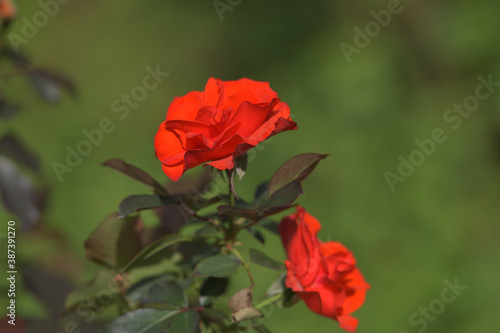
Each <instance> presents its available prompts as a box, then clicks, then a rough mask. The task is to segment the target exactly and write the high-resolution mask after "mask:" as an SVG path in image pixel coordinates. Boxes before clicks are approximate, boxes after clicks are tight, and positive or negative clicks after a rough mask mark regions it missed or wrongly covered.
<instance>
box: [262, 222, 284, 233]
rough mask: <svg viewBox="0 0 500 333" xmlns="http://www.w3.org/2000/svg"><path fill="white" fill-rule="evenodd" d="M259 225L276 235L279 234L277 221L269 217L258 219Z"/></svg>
mask: <svg viewBox="0 0 500 333" xmlns="http://www.w3.org/2000/svg"><path fill="white" fill-rule="evenodd" d="M259 225H260V226H262V227H263V228H265V229H267V230H269V231H270V232H272V233H274V234H276V235H280V231H279V223H278V222H276V221H273V220H270V219H262V220H260V221H259Z"/></svg>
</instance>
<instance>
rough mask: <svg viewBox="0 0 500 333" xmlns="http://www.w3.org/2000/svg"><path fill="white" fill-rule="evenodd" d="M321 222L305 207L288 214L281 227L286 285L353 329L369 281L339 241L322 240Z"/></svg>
mask: <svg viewBox="0 0 500 333" xmlns="http://www.w3.org/2000/svg"><path fill="white" fill-rule="evenodd" d="M320 228H321V224H320V223H319V222H318V220H316V218H314V217H313V216H312V215H309V214H308V213H307V212H306V211H305V209H304V208H302V207H298V208H297V212H296V213H294V214H292V215H290V216H287V217H285V218H284V219H283V220H282V221H281V223H280V225H279V230H280V234H281V240H282V241H283V245H284V247H285V251H286V253H287V256H288V260H286V261H285V264H286V268H287V275H286V286H287V287H288V288H290V289H292V290H293V291H294V292H296V293H297V294H298V296H299V297H300V298H301V299H302V300H303V301H304V302H305V303H306V305H307V306H308V307H309V309H311V310H312V311H314V312H316V313H318V314H320V315H322V316H326V317H329V318H333V319H335V320H337V321H338V322H339V324H340V327H341V328H343V329H344V330H346V331H348V332H354V331H355V330H356V326H357V325H358V319H356V318H354V317H352V316H351V313H352V312H353V311H355V310H357V309H358V308H359V307H360V306H361V305H362V304H363V302H364V300H365V294H366V290H367V289H369V288H370V285H369V284H367V283H366V281H365V279H364V278H363V276H362V275H361V272H360V271H359V269H358V268H357V267H356V260H355V259H354V256H353V255H352V253H351V252H350V251H349V250H348V249H347V248H346V247H345V246H343V245H342V244H340V243H339V242H333V241H329V242H326V243H323V242H321V241H319V240H318V238H317V237H316V234H317V233H318V231H319V229H320Z"/></svg>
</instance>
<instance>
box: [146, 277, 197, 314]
mask: <svg viewBox="0 0 500 333" xmlns="http://www.w3.org/2000/svg"><path fill="white" fill-rule="evenodd" d="M143 302H144V303H145V304H147V303H164V304H169V305H172V306H176V307H181V308H185V307H187V306H188V299H187V296H186V294H185V293H184V290H182V288H181V287H180V286H179V285H178V284H177V283H175V282H173V281H160V282H158V283H156V284H155V285H153V286H152V287H151V288H150V289H149V291H148V293H147V295H146V296H145V297H144V299H143Z"/></svg>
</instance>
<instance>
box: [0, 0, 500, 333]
mask: <svg viewBox="0 0 500 333" xmlns="http://www.w3.org/2000/svg"><path fill="white" fill-rule="evenodd" d="M222 2H223V3H226V1H222ZM17 4H18V9H19V17H20V18H22V17H26V18H27V19H29V20H32V17H33V15H34V14H35V13H37V12H38V11H40V10H41V7H40V5H39V3H38V2H35V1H32V2H28V1H18V2H17ZM229 6H230V7H231V10H228V11H225V12H224V13H222V18H223V20H221V17H220V16H219V14H218V13H217V10H216V9H215V7H214V5H213V3H212V1H180V0H173V1H152V0H143V1H130V0H122V1H98V0H85V1H84V0H72V1H70V2H68V3H67V4H65V5H61V6H60V8H59V11H58V13H57V14H56V15H55V16H54V17H53V18H50V20H49V21H48V23H47V24H46V25H45V26H43V27H41V28H39V31H38V33H37V34H36V36H35V37H33V38H30V39H29V41H28V43H25V44H21V45H20V49H21V51H23V52H25V53H27V54H28V55H30V56H31V57H32V58H33V59H35V63H36V65H39V66H43V67H48V68H53V69H56V70H58V71H59V72H62V73H65V74H66V75H67V76H69V77H70V78H72V79H73V80H74V81H75V83H76V84H77V86H78V89H79V93H78V96H77V97H76V98H71V97H69V96H65V97H64V98H63V100H62V101H61V102H60V103H59V104H57V105H56V106H55V107H54V105H50V104H48V103H45V102H43V101H41V100H40V99H37V98H35V97H34V95H33V93H32V91H31V90H30V89H31V88H29V87H28V86H27V85H25V84H24V83H23V82H20V81H19V80H18V81H19V82H18V81H16V80H12V81H9V83H8V84H7V85H5V87H4V89H5V90H6V92H7V93H8V95H9V96H12V97H13V98H14V99H17V100H20V101H22V105H23V110H22V112H20V113H19V115H17V116H16V117H14V118H13V119H12V120H10V121H8V122H6V121H2V122H1V123H0V130H1V132H2V133H3V132H5V131H13V132H15V133H16V134H17V135H18V136H19V137H20V138H21V139H22V140H23V141H24V142H25V143H26V144H27V145H28V146H29V147H30V148H32V149H33V150H34V151H36V152H37V153H38V154H39V156H40V158H41V161H42V167H43V171H44V177H45V180H46V181H47V182H48V183H49V184H50V185H51V187H52V192H51V197H50V202H49V209H48V210H47V212H46V214H45V215H44V218H43V220H44V223H46V224H47V225H49V226H50V227H52V228H53V229H54V230H57V231H58V232H59V233H60V234H62V235H64V236H65V237H67V239H68V241H67V244H68V251H69V252H74V253H75V257H74V258H75V260H73V259H71V260H70V261H69V262H68V261H60V262H56V263H55V264H54V263H53V262H52V264H47V265H44V263H50V262H51V259H53V258H55V257H57V251H60V249H55V248H54V247H53V246H51V245H50V242H48V243H47V244H46V243H44V242H37V241H36V239H32V238H29V237H25V238H24V237H23V236H22V235H21V236H18V244H19V245H18V252H19V254H18V260H22V261H23V262H27V263H29V262H34V263H36V264H39V265H42V266H44V270H46V271H49V273H48V274H52V275H55V276H59V277H60V278H61V279H62V280H64V281H66V282H68V283H69V284H76V283H80V282H83V281H85V280H87V279H89V278H91V276H92V274H93V273H94V272H95V271H96V266H95V265H93V264H90V263H88V262H86V260H85V256H84V251H83V242H84V241H85V239H86V237H87V236H88V235H89V234H90V233H91V231H92V230H93V229H94V228H95V227H96V226H97V225H98V223H99V222H100V221H101V220H102V219H103V218H104V217H105V216H107V215H108V214H110V213H111V212H113V211H115V210H116V209H117V205H118V203H119V202H120V200H121V199H122V198H124V197H125V196H127V195H130V194H139V193H148V190H147V189H146V188H144V187H143V186H142V185H141V184H139V183H136V182H134V181H133V180H130V179H128V178H127V177H125V176H123V175H121V174H119V173H117V172H114V171H112V170H110V169H107V168H104V167H102V166H100V163H102V162H103V161H105V160H106V159H109V158H114V157H118V158H123V159H124V160H125V161H127V162H129V163H132V164H134V165H137V166H139V167H141V168H142V169H144V170H146V171H148V172H150V173H151V174H152V175H154V176H155V178H156V179H159V180H161V181H162V182H163V181H165V182H166V180H167V178H166V176H165V175H164V174H163V173H162V170H161V166H160V163H159V162H158V161H157V159H156V158H155V156H154V147H153V137H154V135H155V133H156V130H157V128H158V126H159V124H160V122H161V121H162V120H163V119H164V117H165V113H166V110H167V108H168V105H169V103H170V102H171V100H172V99H173V98H174V96H182V95H184V94H186V93H187V92H188V91H192V90H198V91H200V90H203V88H204V85H205V83H206V81H207V79H208V78H209V77H217V78H221V79H222V80H233V79H238V78H240V77H248V78H251V79H254V80H259V81H268V82H270V84H271V87H272V88H273V89H274V90H275V91H277V92H278V95H279V97H280V98H281V99H282V100H283V101H285V102H286V103H288V104H289V106H290V108H291V111H292V115H293V119H294V120H295V121H296V122H297V123H298V126H299V130H297V131H292V132H287V133H283V134H280V135H278V136H276V137H275V138H274V140H273V141H272V143H269V144H267V143H266V144H263V145H262V147H261V148H260V149H261V150H260V151H256V153H255V159H254V160H253V161H252V162H251V164H250V166H249V170H248V172H247V175H246V176H245V178H244V179H243V181H242V182H241V183H240V184H238V191H239V193H240V194H241V195H242V196H243V197H244V198H245V197H247V198H250V196H251V195H252V192H253V188H254V187H255V185H256V184H257V183H260V182H261V181H263V180H265V179H268V178H269V177H270V176H271V175H272V173H273V171H274V170H275V169H276V168H277V167H279V166H280V165H281V164H282V163H283V162H284V161H285V160H286V159H288V158H289V157H291V156H293V155H295V154H298V153H303V152H319V153H328V154H330V157H329V158H328V159H327V160H325V161H323V162H321V163H320V164H319V166H318V168H317V169H316V171H315V172H314V173H313V174H312V175H311V176H310V178H309V179H308V180H307V181H306V182H305V184H304V189H305V192H306V195H305V196H303V197H302V198H301V199H300V201H299V202H300V204H301V205H303V206H305V207H306V208H307V210H308V211H309V212H310V213H311V214H313V215H314V216H316V217H317V218H318V219H319V220H320V221H321V222H322V225H323V229H322V230H321V232H320V236H321V238H322V239H324V240H337V241H340V242H342V243H344V244H345V245H346V246H347V247H349V248H350V249H351V250H352V251H353V253H354V254H355V256H356V258H357V260H358V265H359V267H360V269H361V271H362V272H363V274H364V275H365V278H366V280H367V281H368V282H369V283H370V284H371V286H372V289H371V290H370V291H369V292H368V294H367V298H366V302H365V304H364V305H363V307H362V308H361V309H360V310H359V311H357V312H356V313H355V314H354V315H355V317H357V318H359V319H360V323H359V326H358V332H394V333H401V332H407V333H412V332H419V331H420V332H423V331H425V332H429V333H431V332H455V333H469V332H493V331H495V327H497V326H498V312H499V311H500V304H499V302H498V295H500V287H499V284H498V280H499V277H500V242H499V231H500V227H499V223H498V222H499V216H500V205H499V202H498V200H499V199H500V112H499V109H500V91H495V92H493V93H492V94H491V96H490V97H489V98H488V99H486V100H484V101H481V103H480V105H479V108H478V109H477V111H475V112H472V113H471V114H470V116H469V117H468V118H464V119H463V122H462V124H461V126H459V127H458V128H456V129H453V128H452V127H451V125H452V124H453V123H450V122H446V121H445V120H444V119H443V116H444V114H445V112H446V110H447V109H449V108H451V107H452V106H453V105H454V104H455V103H456V104H461V103H463V101H464V99H465V98H466V97H467V96H469V95H473V94H474V93H475V90H476V87H477V86H478V84H479V81H478V77H479V76H483V77H485V78H487V77H488V76H489V75H492V77H493V80H494V81H500V57H499V56H500V46H499V45H500V44H499V43H498V40H499V32H500V20H499V19H498V13H499V12H500V2H498V1H493V0H491V1H488V0H478V1H465V0H458V1H439V2H436V1H424V0H420V1H413V2H412V1H403V2H401V6H402V11H401V12H400V13H399V14H397V15H393V16H392V18H391V22H390V23H389V24H388V25H387V26H386V27H381V29H380V32H379V33H377V34H375V36H374V37H372V38H370V39H371V41H370V43H369V45H367V46H366V47H364V48H359V53H353V54H352V55H351V59H350V60H351V62H350V63H349V62H348V61H347V59H346V57H345V56H344V54H343V52H342V49H341V47H340V44H341V43H343V42H344V43H349V44H351V45H355V41H354V38H355V35H356V31H355V30H354V28H355V27H359V28H360V29H361V30H364V29H365V25H366V24H367V23H369V22H370V21H373V20H374V17H373V16H372V14H371V13H370V11H372V10H375V11H377V12H378V11H380V10H383V9H386V8H387V6H388V1H360V0H358V1H309V2H305V1H275V2H270V1H261V0H253V1H250V0H243V1H241V3H239V4H238V1H233V5H229ZM22 29H23V21H22V20H21V19H18V20H17V21H16V22H15V23H14V25H13V27H12V31H13V32H15V33H18V34H21V33H22ZM157 65H159V67H160V69H161V70H162V71H164V72H168V73H170V74H169V76H168V77H167V78H165V79H164V81H163V82H162V83H161V84H160V85H159V86H158V87H157V88H156V89H154V90H153V91H150V92H148V95H147V98H145V99H144V101H142V102H139V103H138V106H137V107H136V108H135V109H131V110H130V114H129V115H128V117H126V118H125V119H123V120H120V119H119V114H116V113H113V112H112V108H111V105H112V103H113V101H114V100H116V99H119V98H121V95H122V94H130V91H131V90H132V89H133V88H134V87H135V86H137V85H141V84H142V80H143V78H144V76H145V75H146V74H147V71H146V67H147V66H150V67H152V68H155V67H156V66H157ZM484 91H486V90H484ZM103 118H109V119H111V120H112V121H113V124H114V125H115V126H116V128H115V130H114V131H113V132H112V133H110V134H106V135H105V136H104V139H103V141H102V143H101V144H100V145H98V146H97V147H94V148H93V151H92V153H91V154H90V155H89V156H87V157H84V158H83V161H82V163H81V164H80V165H79V166H77V167H76V168H74V170H73V172H71V173H66V174H64V175H63V181H62V182H59V181H58V179H57V177H56V175H55V173H54V171H53V170H52V167H51V164H52V163H53V162H54V161H58V162H60V163H64V159H65V157H66V154H67V152H66V148H65V147H66V146H70V147H73V148H75V147H76V145H77V144H78V143H79V142H80V141H81V140H83V139H85V137H84V136H83V134H82V130H91V129H94V128H97V127H98V125H99V122H100V121H101V119H103ZM436 128H442V129H443V130H444V132H445V134H446V135H447V140H446V141H445V142H444V143H439V144H436V147H435V151H434V153H433V154H431V155H430V156H426V158H425V161H424V162H423V163H422V164H421V165H420V166H418V167H416V168H415V171H414V172H413V173H412V174H411V175H410V176H409V177H406V178H405V179H406V180H405V182H404V183H397V184H396V185H395V191H391V188H390V186H389V185H388V183H387V181H386V177H385V175H384V174H385V173H386V172H387V171H389V172H392V173H394V174H396V173H397V172H398V166H399V163H400V161H399V160H398V158H399V156H400V155H401V156H403V157H404V158H405V159H408V158H409V155H410V154H411V153H412V152H413V151H415V150H416V149H418V147H417V146H416V144H415V142H414V141H415V140H416V139H418V140H424V139H427V138H431V133H432V131H433V130H434V129H436ZM195 172H196V170H195ZM191 173H192V172H191ZM145 216H146V221H147V222H148V224H150V225H152V224H154V222H155V221H154V218H153V216H152V215H148V214H145ZM9 218H12V217H11V216H10V215H9V214H8V213H6V212H4V211H2V212H1V213H0V220H3V221H6V220H8V219H9ZM266 236H267V243H266V246H265V250H266V252H268V253H270V254H272V256H273V257H275V258H279V259H280V260H284V252H283V250H282V248H281V244H280V242H279V240H278V238H277V237H275V236H273V235H271V234H266ZM245 241H246V243H247V244H248V245H251V246H256V247H258V246H259V245H258V243H256V242H255V241H254V240H253V239H245ZM3 244H5V243H3ZM2 252H4V251H3V250H2ZM73 266H74V267H73ZM253 269H254V270H255V279H256V283H257V285H258V286H257V289H256V291H255V293H256V295H260V294H262V293H263V292H264V291H265V289H266V288H267V286H268V285H269V283H270V282H271V281H272V279H274V277H275V276H276V273H275V272H271V271H269V270H266V269H264V268H262V269H261V268H259V267H254V268H253ZM22 274H23V275H29V274H30V273H29V272H24V273H22ZM33 274H34V273H33ZM37 276H38V275H35V280H36V278H37ZM455 278H456V279H458V282H459V284H461V285H466V286H467V289H466V290H464V291H463V292H462V294H461V295H460V296H459V297H457V298H456V300H455V301H454V302H452V303H450V304H446V307H445V309H444V311H442V313H440V314H439V315H437V316H435V319H433V320H432V321H431V320H430V321H428V325H427V326H426V327H425V329H421V328H422V327H423V326H421V325H417V326H416V325H414V324H413V325H412V324H411V323H410V321H409V317H410V316H412V314H413V313H414V312H418V311H419V309H420V308H421V307H428V306H429V304H430V303H431V302H432V301H433V300H435V299H440V298H441V292H442V290H443V289H444V288H445V284H444V282H443V281H444V280H449V281H451V282H453V280H454V279H455ZM2 283H5V282H2ZM32 283H33V282H32ZM246 284H247V281H246V276H245V274H244V273H243V272H239V273H238V274H237V279H236V281H235V282H233V283H232V285H231V289H233V290H237V289H238V288H242V287H244V286H245V285H246ZM61 288H62V287H61ZM68 290H69V289H68ZM2 298H3V296H2ZM49 298H50V296H49ZM17 299H18V314H19V315H20V316H22V317H24V318H36V319H38V320H41V319H43V318H45V317H48V316H50V314H49V311H48V310H47V309H46V308H44V306H43V305H42V302H41V301H40V299H38V298H37V297H35V296H34V295H33V294H31V293H29V292H28V291H27V290H26V289H24V288H22V289H21V290H20V291H19V294H18V297H17ZM434 303H435V302H434ZM2 304H3V303H2ZM221 304H222V305H224V302H222V303H221ZM416 318H422V317H420V316H418V317H416ZM264 323H265V324H266V326H267V327H268V328H270V329H271V330H272V331H273V332H307V331H310V332H341V331H342V330H341V329H340V328H338V325H337V323H336V322H334V321H332V320H330V319H327V318H323V317H319V316H317V315H315V314H313V313H312V312H310V311H308V310H307V307H306V306H305V305H304V304H303V303H299V304H298V305H297V306H295V307H293V308H291V309H286V310H279V309H275V310H274V312H273V313H272V315H270V316H269V317H268V318H266V319H265V320H264ZM419 329H420V330H419ZM53 331H55V329H54V330H53ZM33 332H40V329H34V330H33Z"/></svg>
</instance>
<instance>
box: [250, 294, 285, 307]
mask: <svg viewBox="0 0 500 333" xmlns="http://www.w3.org/2000/svg"><path fill="white" fill-rule="evenodd" d="M283 297H285V294H276V295H274V296H271V297H269V298H267V299H265V300H263V301H262V302H260V303H259V304H257V305H256V306H255V308H256V309H257V310H259V309H262V308H263V307H265V306H266V305H268V304H272V303H274V302H276V301H279V300H280V299H282V298H283Z"/></svg>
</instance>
